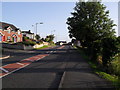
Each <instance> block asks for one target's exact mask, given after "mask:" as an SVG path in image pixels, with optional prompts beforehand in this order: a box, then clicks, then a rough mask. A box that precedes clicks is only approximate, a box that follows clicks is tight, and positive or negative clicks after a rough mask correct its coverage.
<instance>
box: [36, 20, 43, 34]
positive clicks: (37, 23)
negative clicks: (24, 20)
mask: <svg viewBox="0 0 120 90" xmlns="http://www.w3.org/2000/svg"><path fill="white" fill-rule="evenodd" d="M38 24H43V22H40V23H36V35H37V25H38Z"/></svg>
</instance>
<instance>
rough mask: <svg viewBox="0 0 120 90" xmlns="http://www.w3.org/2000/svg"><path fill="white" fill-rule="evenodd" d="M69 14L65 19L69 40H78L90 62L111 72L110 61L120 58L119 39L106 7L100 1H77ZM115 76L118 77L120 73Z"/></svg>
mask: <svg viewBox="0 0 120 90" xmlns="http://www.w3.org/2000/svg"><path fill="white" fill-rule="evenodd" d="M71 14H72V16H71V17H69V18H68V19H67V24H68V30H69V36H70V38H75V39H76V40H79V41H80V43H81V46H82V48H83V49H84V51H85V52H86V54H87V55H88V56H89V58H90V60H92V61H94V62H97V63H98V64H99V65H100V64H101V66H103V67H102V68H104V69H103V70H105V71H106V72H111V70H112V69H111V70H110V69H109V67H110V63H111V61H112V60H114V59H113V58H114V57H120V37H117V36H116V35H115V29H114V27H115V26H116V25H115V24H114V22H113V20H111V18H109V11H108V10H106V6H105V5H104V4H102V3H101V2H100V1H96V2H89V1H87V2H80V1H79V2H77V3H76V6H75V7H74V12H72V13H71ZM119 65H120V64H119ZM119 71H120V68H119ZM117 74H118V75H119V76H120V72H119V73H117Z"/></svg>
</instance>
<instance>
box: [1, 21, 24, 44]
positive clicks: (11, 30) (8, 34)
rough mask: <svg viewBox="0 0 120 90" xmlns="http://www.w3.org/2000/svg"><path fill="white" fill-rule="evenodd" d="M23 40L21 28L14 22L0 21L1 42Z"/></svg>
mask: <svg viewBox="0 0 120 90" xmlns="http://www.w3.org/2000/svg"><path fill="white" fill-rule="evenodd" d="M8 41H13V42H14V43H16V42H22V33H21V30H20V29H18V28H17V27H15V26H14V25H12V24H8V23H5V22H0V42H8Z"/></svg>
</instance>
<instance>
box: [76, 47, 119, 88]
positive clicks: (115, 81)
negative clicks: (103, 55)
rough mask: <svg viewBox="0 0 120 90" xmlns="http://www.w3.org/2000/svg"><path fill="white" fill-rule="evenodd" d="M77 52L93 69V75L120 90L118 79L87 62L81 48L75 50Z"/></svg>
mask: <svg viewBox="0 0 120 90" xmlns="http://www.w3.org/2000/svg"><path fill="white" fill-rule="evenodd" d="M74 48H77V47H75V46H74ZM77 50H78V52H79V53H80V54H81V55H82V57H83V58H84V59H85V60H87V61H88V63H89V65H90V67H91V68H92V69H93V71H94V73H95V74H97V75H99V76H100V77H102V78H104V79H106V80H108V81H110V82H112V83H113V85H114V86H115V87H116V88H117V89H118V90H120V79H119V77H118V76H115V75H110V74H108V73H106V72H103V71H101V69H99V68H98V67H97V65H96V64H95V63H94V62H92V61H90V60H89V57H88V56H87V55H85V53H84V51H83V50H82V49H81V48H77Z"/></svg>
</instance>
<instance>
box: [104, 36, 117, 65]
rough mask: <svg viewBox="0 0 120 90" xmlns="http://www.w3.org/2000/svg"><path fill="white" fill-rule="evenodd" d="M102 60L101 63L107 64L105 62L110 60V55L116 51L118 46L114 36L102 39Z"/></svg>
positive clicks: (113, 54)
mask: <svg viewBox="0 0 120 90" xmlns="http://www.w3.org/2000/svg"><path fill="white" fill-rule="evenodd" d="M102 47H103V50H102V61H103V65H104V66H107V63H108V62H110V61H111V60H112V57H113V56H115V55H116V54H117V53H118V47H117V43H116V39H115V38H105V39H104V40H103V41H102Z"/></svg>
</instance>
